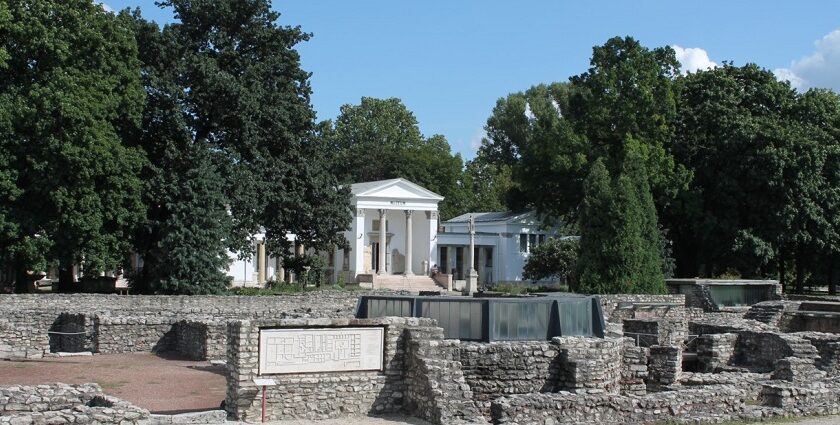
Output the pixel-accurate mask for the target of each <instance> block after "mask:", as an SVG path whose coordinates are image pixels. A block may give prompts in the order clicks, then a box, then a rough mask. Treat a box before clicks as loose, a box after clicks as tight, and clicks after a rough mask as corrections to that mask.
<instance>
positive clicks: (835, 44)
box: [773, 29, 840, 90]
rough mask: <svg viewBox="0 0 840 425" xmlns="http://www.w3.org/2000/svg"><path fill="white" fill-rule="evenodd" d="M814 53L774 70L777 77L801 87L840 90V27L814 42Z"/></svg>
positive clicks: (798, 87)
mask: <svg viewBox="0 0 840 425" xmlns="http://www.w3.org/2000/svg"><path fill="white" fill-rule="evenodd" d="M814 47H815V50H814V52H813V53H811V54H809V55H807V56H805V57H803V58H801V59H798V60H794V61H792V62H791V63H790V67H788V68H779V69H776V70H775V71H773V73H774V74H776V78H778V79H780V80H787V81H790V85H791V86H793V87H795V88H797V89H800V90H804V89H808V88H811V87H820V88H831V89H835V90H840V29H836V30H834V31H832V32H830V33H828V34H826V35H825V36H824V37H823V38H821V39H819V40H817V41H815V42H814Z"/></svg>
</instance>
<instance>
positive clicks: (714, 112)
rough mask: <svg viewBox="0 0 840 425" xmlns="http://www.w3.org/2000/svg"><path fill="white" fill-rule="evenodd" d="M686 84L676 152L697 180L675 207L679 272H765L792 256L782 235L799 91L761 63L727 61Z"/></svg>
mask: <svg viewBox="0 0 840 425" xmlns="http://www.w3.org/2000/svg"><path fill="white" fill-rule="evenodd" d="M680 85H681V90H680V101H679V120H678V124H677V129H678V130H677V137H676V138H675V142H674V153H675V155H676V157H677V158H678V161H680V162H681V163H682V164H685V166H686V167H688V168H689V169H691V170H692V172H693V175H694V179H693V182H692V184H691V186H690V188H689V190H687V191H686V192H685V193H684V194H682V195H681V196H680V198H679V199H678V200H677V202H675V207H674V210H673V211H674V216H675V217H678V218H679V219H678V220H673V223H674V225H673V235H674V237H675V244H676V246H675V251H676V253H677V259H678V273H679V274H680V275H684V276H698V275H699V276H716V275H717V274H719V273H721V272H723V271H725V270H732V269H734V270H737V271H738V272H739V273H740V274H741V275H743V276H745V277H760V276H767V275H769V274H770V272H771V270H772V269H773V265H772V262H773V259H774V257H776V256H777V255H781V256H782V257H786V256H787V255H786V254H785V250H786V248H785V247H784V246H782V245H779V242H780V239H779V237H780V236H781V232H782V230H783V224H782V220H783V218H782V217H783V216H784V215H788V216H789V215H790V213H791V211H790V210H788V211H783V209H784V208H783V207H782V205H783V202H782V200H783V199H784V198H785V196H786V195H785V194H784V193H785V189H784V187H785V184H784V182H783V180H784V179H783V175H785V174H787V175H788V176H789V177H792V174H791V171H793V170H792V169H789V167H788V164H789V159H785V158H786V157H787V156H788V153H789V152H791V151H790V148H791V147H793V146H794V145H788V141H789V138H790V137H791V136H792V135H793V133H791V131H790V130H791V127H790V124H791V122H790V119H789V116H790V110H791V107H792V106H793V105H794V103H795V93H794V92H793V90H791V88H790V87H789V86H788V85H787V84H785V83H782V82H779V81H778V80H777V79H776V78H775V77H774V76H773V74H772V73H771V72H769V71H767V70H763V69H760V68H759V67H757V66H755V65H746V66H744V67H734V66H732V65H731V64H724V66H722V67H720V68H717V69H714V70H710V71H703V72H698V73H693V74H690V75H688V76H687V77H685V78H683V79H682V80H681V81H680ZM785 169H788V171H784V170H785ZM788 195H792V193H790V192H788ZM787 204H788V205H789V206H793V204H791V203H789V202H788V203H787ZM800 236H801V235H800ZM785 245H786V244H785Z"/></svg>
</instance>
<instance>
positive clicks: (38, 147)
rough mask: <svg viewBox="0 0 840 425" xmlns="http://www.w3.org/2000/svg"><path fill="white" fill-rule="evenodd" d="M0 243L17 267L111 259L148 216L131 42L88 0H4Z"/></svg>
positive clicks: (93, 268) (116, 19)
mask: <svg viewBox="0 0 840 425" xmlns="http://www.w3.org/2000/svg"><path fill="white" fill-rule="evenodd" d="M0 64H1V65H0V72H1V73H0V149H2V150H0V161H3V162H4V164H3V167H2V168H3V171H2V172H0V192H1V193H2V206H0V214H2V215H3V218H2V219H0V232H1V233H0V244H2V246H0V252H2V253H3V258H2V261H3V262H5V263H6V264H11V265H12V267H14V268H15V269H16V270H17V271H18V276H19V278H18V282H19V283H22V281H23V280H24V277H25V274H26V271H28V270H34V271H38V270H44V269H45V268H47V267H48V266H58V267H60V268H61V270H62V272H61V274H60V277H61V280H62V281H63V283H66V282H67V280H68V279H72V274H71V273H70V269H71V266H72V265H74V264H81V265H83V270H84V272H85V273H86V274H90V275H97V274H98V273H99V272H102V271H105V270H117V269H119V268H120V266H121V265H122V264H123V261H124V258H125V254H126V252H127V251H128V249H129V247H130V237H129V236H130V234H131V232H132V231H133V229H134V227H135V226H136V223H137V222H138V221H139V220H141V219H142V217H143V208H142V204H141V202H140V192H141V182H140V179H139V177H138V176H139V172H140V169H141V167H142V166H143V164H144V157H143V153H142V151H140V150H138V149H135V148H131V147H126V146H125V145H124V144H123V143H122V138H124V137H126V136H127V135H128V134H129V133H131V132H133V131H135V130H136V129H137V127H138V125H139V122H140V115H141V111H142V105H143V95H144V94H143V90H142V85H141V84H140V72H139V69H140V68H139V63H138V61H137V44H136V42H135V40H134V37H133V36H132V32H131V27H130V24H129V22H128V18H127V17H126V16H116V15H114V14H111V13H107V12H105V11H104V10H103V9H102V8H101V7H100V6H99V5H97V4H94V3H92V2H90V1H87V0H66V1H64V0H63V1H50V0H44V1H38V2H29V1H9V2H4V3H3V5H2V6H0Z"/></svg>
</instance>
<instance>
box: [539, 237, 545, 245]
mask: <svg viewBox="0 0 840 425" xmlns="http://www.w3.org/2000/svg"><path fill="white" fill-rule="evenodd" d="M544 243H545V235H540V245H542V244H544Z"/></svg>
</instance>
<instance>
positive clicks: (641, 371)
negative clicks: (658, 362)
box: [620, 338, 650, 395]
mask: <svg viewBox="0 0 840 425" xmlns="http://www.w3.org/2000/svg"><path fill="white" fill-rule="evenodd" d="M649 355H650V351H649V349H647V348H645V347H638V346H636V344H635V343H634V342H633V341H632V340H631V339H630V338H624V352H623V353H622V357H621V381H620V384H621V394H624V395H644V394H645V393H646V392H647V385H645V380H646V379H647V377H648V356H649Z"/></svg>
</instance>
